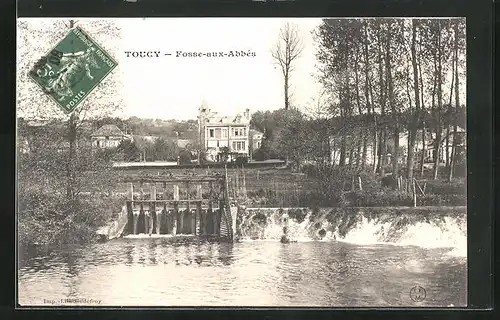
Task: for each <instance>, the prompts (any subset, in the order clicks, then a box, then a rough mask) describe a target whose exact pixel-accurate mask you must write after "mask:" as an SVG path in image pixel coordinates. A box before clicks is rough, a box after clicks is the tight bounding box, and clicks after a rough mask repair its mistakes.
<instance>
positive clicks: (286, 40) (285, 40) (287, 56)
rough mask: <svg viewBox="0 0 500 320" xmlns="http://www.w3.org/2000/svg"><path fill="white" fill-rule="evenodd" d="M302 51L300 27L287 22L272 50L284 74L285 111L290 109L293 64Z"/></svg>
mask: <svg viewBox="0 0 500 320" xmlns="http://www.w3.org/2000/svg"><path fill="white" fill-rule="evenodd" d="M302 51H303V45H302V39H301V37H300V35H299V29H298V26H297V25H295V24H291V23H288V22H287V23H286V24H285V25H284V26H283V28H281V29H280V34H279V39H278V41H277V42H276V45H275V46H274V48H273V49H272V50H271V55H272V57H273V59H274V60H275V62H276V63H277V64H278V65H279V66H280V68H281V72H282V73H283V80H284V97H285V106H284V107H285V110H288V109H289V108H290V99H291V93H290V78H291V74H292V72H293V71H294V68H293V63H294V62H295V60H297V59H298V58H300V56H301V54H302Z"/></svg>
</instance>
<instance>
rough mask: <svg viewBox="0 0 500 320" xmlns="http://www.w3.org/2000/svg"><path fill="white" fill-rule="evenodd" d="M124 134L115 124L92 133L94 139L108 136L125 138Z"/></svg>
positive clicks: (106, 125) (107, 125)
mask: <svg viewBox="0 0 500 320" xmlns="http://www.w3.org/2000/svg"><path fill="white" fill-rule="evenodd" d="M123 135H124V134H123V132H122V131H121V130H120V128H118V127H117V126H116V125H114V124H105V125H103V126H102V127H100V128H99V129H97V130H96V131H95V132H94V133H92V137H107V136H113V137H116V136H119V137H121V136H123Z"/></svg>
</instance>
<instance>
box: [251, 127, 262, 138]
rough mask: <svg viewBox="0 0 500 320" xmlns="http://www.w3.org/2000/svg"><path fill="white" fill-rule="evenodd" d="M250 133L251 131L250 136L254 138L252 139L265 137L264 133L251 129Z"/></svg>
mask: <svg viewBox="0 0 500 320" xmlns="http://www.w3.org/2000/svg"><path fill="white" fill-rule="evenodd" d="M249 131H250V136H252V137H253V136H256V135H261V136H262V135H264V134H263V133H262V132H260V131H257V130H254V129H250V130H249Z"/></svg>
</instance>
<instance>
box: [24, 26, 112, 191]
mask: <svg viewBox="0 0 500 320" xmlns="http://www.w3.org/2000/svg"><path fill="white" fill-rule="evenodd" d="M76 23H77V21H74V20H69V21H63V20H55V19H54V20H51V19H40V20H18V34H19V41H18V53H19V56H20V59H19V63H18V70H17V71H18V72H17V74H18V83H19V84H21V85H18V90H17V113H18V116H21V117H24V118H26V119H38V120H40V119H42V120H47V119H60V120H62V121H65V123H66V132H65V134H64V138H65V141H66V142H67V145H68V148H67V153H66V161H65V171H66V182H67V186H66V197H67V198H68V199H73V198H74V196H75V186H76V184H77V183H78V182H77V179H78V173H77V171H76V168H75V163H76V162H77V161H78V159H77V158H78V157H79V154H78V146H77V140H78V137H79V135H80V134H81V125H82V124H83V123H84V122H85V121H86V120H87V119H98V118H102V117H107V116H110V115H112V114H113V113H114V112H116V111H117V110H118V108H119V107H120V106H121V105H122V103H121V97H120V88H121V77H120V74H119V73H118V72H112V73H111V74H110V75H108V78H106V79H105V80H104V81H103V82H101V83H100V85H99V86H98V87H97V88H96V89H95V90H94V91H93V92H92V93H91V94H90V95H89V96H88V97H87V98H86V99H85V100H84V101H83V102H82V103H81V104H80V105H79V106H78V107H77V108H76V109H75V110H74V111H73V112H72V113H71V114H70V115H69V116H68V115H65V114H64V112H62V110H60V109H59V108H58V107H57V106H55V105H54V103H53V102H52V101H51V100H50V98H49V97H48V96H47V95H46V94H45V93H43V92H42V90H41V89H40V88H39V87H38V86H37V85H36V84H35V83H34V82H33V81H31V79H29V77H28V73H29V70H30V69H31V68H32V67H33V65H34V64H35V62H36V61H37V60H38V59H39V58H40V57H42V56H43V55H44V54H46V52H47V51H49V49H51V48H52V47H53V46H55V45H56V44H57V42H58V41H60V39H62V38H63V37H65V36H66V34H67V33H68V32H69V31H70V30H71V29H72V28H74V27H75V26H76ZM78 25H79V26H81V27H82V28H83V29H84V30H86V31H87V32H88V33H89V34H90V35H91V36H92V37H93V38H94V39H95V40H96V41H97V42H98V43H99V44H101V45H102V46H103V47H104V48H105V50H106V51H108V52H109V53H110V54H111V56H116V55H117V54H118V52H119V47H120V38H121V37H120V28H119V27H118V25H117V24H116V22H115V21H113V20H89V21H82V22H78Z"/></svg>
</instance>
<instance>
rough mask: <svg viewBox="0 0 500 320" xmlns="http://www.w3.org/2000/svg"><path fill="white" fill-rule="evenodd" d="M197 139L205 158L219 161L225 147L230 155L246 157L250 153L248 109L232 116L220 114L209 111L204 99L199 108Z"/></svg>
mask: <svg viewBox="0 0 500 320" xmlns="http://www.w3.org/2000/svg"><path fill="white" fill-rule="evenodd" d="M198 127H199V141H200V142H201V145H202V146H203V149H204V150H205V152H206V154H207V160H210V161H219V160H220V159H221V155H222V153H223V150H225V148H227V149H229V153H230V157H233V156H234V157H240V156H243V157H248V156H249V153H250V145H249V132H250V110H249V109H246V110H245V112H243V113H238V114H236V115H234V116H220V115H218V114H217V112H213V111H211V110H210V109H209V108H208V107H207V105H206V103H205V101H204V102H203V103H202V105H201V107H200V109H199V116H198Z"/></svg>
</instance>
